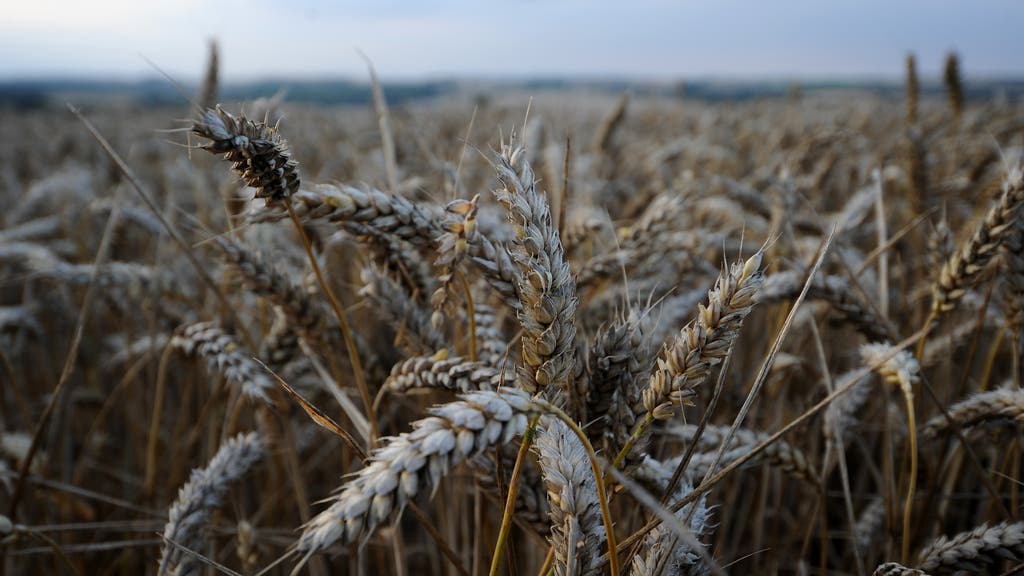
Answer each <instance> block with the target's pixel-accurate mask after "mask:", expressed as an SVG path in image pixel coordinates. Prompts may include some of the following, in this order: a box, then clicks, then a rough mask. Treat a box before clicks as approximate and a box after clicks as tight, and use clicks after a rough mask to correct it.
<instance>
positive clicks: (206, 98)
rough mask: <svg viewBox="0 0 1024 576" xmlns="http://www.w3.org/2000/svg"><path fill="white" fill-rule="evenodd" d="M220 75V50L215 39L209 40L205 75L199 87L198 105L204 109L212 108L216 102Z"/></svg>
mask: <svg viewBox="0 0 1024 576" xmlns="http://www.w3.org/2000/svg"><path fill="white" fill-rule="evenodd" d="M219 76H220V50H218V48H217V41H216V40H210V56H209V59H208V60H207V62H206V76H205V77H204V78H203V85H202V87H200V89H199V94H198V96H199V106H201V107H202V108H203V109H204V110H206V109H210V108H213V107H214V106H215V105H216V104H217V100H218V98H217V94H218V92H220V90H219V84H220V83H219V82H218V80H217V78H218V77H219Z"/></svg>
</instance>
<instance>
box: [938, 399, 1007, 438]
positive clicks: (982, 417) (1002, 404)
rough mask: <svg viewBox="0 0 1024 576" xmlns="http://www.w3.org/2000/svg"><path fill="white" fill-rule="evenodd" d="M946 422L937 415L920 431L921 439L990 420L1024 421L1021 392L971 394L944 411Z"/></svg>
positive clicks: (942, 416)
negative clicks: (947, 415) (945, 412)
mask: <svg viewBox="0 0 1024 576" xmlns="http://www.w3.org/2000/svg"><path fill="white" fill-rule="evenodd" d="M947 412H948V413H949V418H946V415H945V414H940V415H938V416H936V417H934V418H932V419H931V420H929V421H928V422H927V423H926V424H925V425H924V427H923V428H922V429H921V437H922V438H927V439H932V438H936V437H938V436H939V435H940V434H942V433H943V432H944V431H946V430H949V429H951V428H952V429H960V428H967V427H970V426H977V425H979V424H984V423H985V422H990V421H993V420H1017V421H1024V390H1020V389H1016V388H1000V389H999V390H992V391H989V392H982V393H979V394H973V395H971V396H969V397H968V398H967V399H965V400H961V401H960V402H957V403H956V404H954V405H952V406H950V407H949V408H948V409H947Z"/></svg>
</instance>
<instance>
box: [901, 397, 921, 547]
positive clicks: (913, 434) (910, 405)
mask: <svg viewBox="0 0 1024 576" xmlns="http://www.w3.org/2000/svg"><path fill="white" fill-rule="evenodd" d="M903 399H904V400H905V401H906V403H907V431H908V432H909V434H910V484H909V486H907V502H906V504H904V505H903V546H902V549H901V553H900V562H901V563H903V564H906V563H907V562H908V561H909V559H910V513H911V511H912V510H913V508H914V490H915V489H916V488H917V425H916V424H915V422H914V395H913V394H911V393H910V391H909V390H904V393H903Z"/></svg>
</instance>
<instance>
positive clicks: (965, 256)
mask: <svg viewBox="0 0 1024 576" xmlns="http://www.w3.org/2000/svg"><path fill="white" fill-rule="evenodd" d="M1022 204H1024V172H1022V171H1021V169H1020V167H1019V166H1018V167H1014V168H1012V169H1011V170H1010V172H1009V174H1007V176H1006V179H1005V180H1004V181H1003V193H1002V195H1001V196H1000V197H999V201H998V202H996V204H995V205H994V206H992V208H991V209H989V211H988V214H987V215H986V216H985V220H984V221H983V222H982V223H981V224H980V225H979V226H978V228H977V229H976V230H975V231H974V234H972V235H971V237H970V238H968V239H967V241H966V242H964V243H963V244H962V245H961V246H960V249H959V250H957V251H956V252H954V253H953V256H952V257H951V258H950V259H949V260H947V261H946V263H945V265H943V267H942V272H941V273H940V275H939V280H938V282H936V283H935V286H934V288H933V290H932V294H933V296H932V313H933V314H938V313H941V312H948V311H950V310H953V309H954V308H956V306H957V303H958V302H959V301H960V299H961V298H963V296H964V294H965V293H966V292H967V290H968V289H969V288H970V287H971V286H973V285H974V284H975V283H976V282H977V280H978V278H979V276H980V275H981V272H982V271H983V270H984V269H985V267H986V266H988V264H989V262H991V261H992V258H994V257H995V255H996V251H997V250H998V249H999V246H1000V244H1002V242H1003V240H1005V239H1006V237H1007V236H1008V235H1009V234H1010V233H1011V231H1012V230H1013V228H1014V226H1015V223H1016V220H1017V219H1019V218H1020V207H1021V205H1022Z"/></svg>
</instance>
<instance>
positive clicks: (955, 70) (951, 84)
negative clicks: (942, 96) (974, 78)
mask: <svg viewBox="0 0 1024 576" xmlns="http://www.w3.org/2000/svg"><path fill="white" fill-rule="evenodd" d="M942 80H943V82H945V84H946V93H947V95H948V96H949V107H950V109H951V110H952V111H953V117H954V118H955V119H959V118H960V115H961V114H963V109H964V87H963V84H962V83H961V81H960V60H959V58H957V55H956V52H950V53H949V54H946V63H945V66H944V67H943V69H942Z"/></svg>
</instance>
